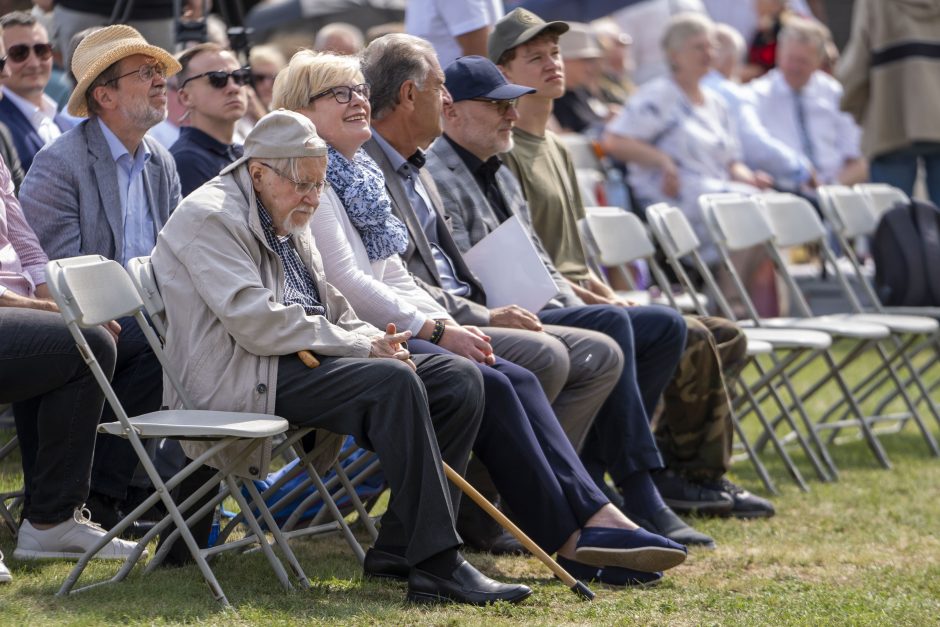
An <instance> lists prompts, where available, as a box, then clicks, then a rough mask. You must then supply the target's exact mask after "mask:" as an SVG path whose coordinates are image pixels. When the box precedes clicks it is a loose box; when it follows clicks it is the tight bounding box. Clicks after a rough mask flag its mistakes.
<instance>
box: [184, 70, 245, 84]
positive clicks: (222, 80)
mask: <svg viewBox="0 0 940 627" xmlns="http://www.w3.org/2000/svg"><path fill="white" fill-rule="evenodd" d="M203 76H205V77H206V78H207V79H209V85H211V86H212V87H215V88H216V89H225V87H226V85H228V79H229V77H231V78H232V81H233V82H234V83H235V84H236V85H238V86H239V87H244V86H245V85H251V84H252V83H251V78H252V77H251V70H249V69H248V68H245V67H243V68H240V69H238V70H234V71H232V72H223V71H221V70H216V71H214V72H203V73H202V74H196V75H195V76H190V77H189V78H187V79H186V80H185V81H183V82H182V84H180V86H179V88H180V89H182V88H183V87H185V86H186V83H188V82H189V81H194V80H196V79H197V78H202V77H203Z"/></svg>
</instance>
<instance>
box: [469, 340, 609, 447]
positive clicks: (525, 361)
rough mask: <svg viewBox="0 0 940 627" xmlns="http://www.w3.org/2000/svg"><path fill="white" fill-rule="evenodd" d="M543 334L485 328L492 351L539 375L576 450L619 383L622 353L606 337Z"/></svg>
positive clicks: (582, 442)
mask: <svg viewBox="0 0 940 627" xmlns="http://www.w3.org/2000/svg"><path fill="white" fill-rule="evenodd" d="M543 328H544V329H545V331H544V332H542V333H536V332H532V331H523V330H520V329H503V328H497V327H485V328H484V329H483V331H484V333H486V334H487V335H489V336H490V337H491V338H492V344H493V350H494V351H495V352H496V354H497V355H498V356H500V357H502V358H503V359H505V360H507V361H511V362H512V363H514V364H516V365H517V366H522V367H523V368H525V369H526V370H528V371H529V372H531V373H532V374H534V375H535V376H536V377H538V379H539V383H541V384H542V389H543V390H545V396H547V397H548V400H549V401H550V402H551V404H552V409H553V410H555V415H556V416H557V417H558V422H559V423H561V426H562V428H563V429H564V430H565V435H566V436H568V440H569V441H570V442H571V445H572V446H574V448H575V450H576V451H580V449H581V446H582V445H583V444H584V440H585V438H586V437H587V433H588V431H589V430H590V428H591V425H592V424H593V423H594V417H595V415H596V414H597V412H598V410H599V409H600V408H601V406H602V405H603V404H604V401H605V400H607V396H608V394H610V391H611V390H612V389H613V388H614V386H615V385H616V384H617V380H618V379H619V378H620V372H621V370H622V369H623V352H621V350H620V347H619V346H617V343H616V342H615V341H614V340H612V339H611V338H610V337H608V336H607V335H604V334H603V333H599V332H597V331H590V330H587V329H577V328H574V327H563V326H557V325H551V324H549V325H544V327H543Z"/></svg>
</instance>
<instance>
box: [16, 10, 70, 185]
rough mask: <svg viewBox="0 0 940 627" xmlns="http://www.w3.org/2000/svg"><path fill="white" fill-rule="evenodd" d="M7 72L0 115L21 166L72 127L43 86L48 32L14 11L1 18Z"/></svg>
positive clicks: (49, 50)
mask: <svg viewBox="0 0 940 627" xmlns="http://www.w3.org/2000/svg"><path fill="white" fill-rule="evenodd" d="M0 29H2V37H3V44H4V46H6V49H7V56H6V67H7V70H8V74H9V76H7V77H6V78H5V79H4V81H3V98H2V99H0V118H2V119H3V122H4V124H6V125H7V128H9V129H10V132H11V134H12V135H13V142H14V145H15V146H16V152H17V155H18V156H19V158H20V163H21V164H22V166H23V170H24V171H26V170H29V166H30V165H31V164H32V162H33V156H34V155H35V154H36V153H37V152H39V149H40V148H42V147H43V146H45V145H46V144H49V143H51V142H52V141H53V140H54V139H55V138H57V137H58V136H59V135H61V134H62V133H63V132H65V131H67V130H68V129H70V128H71V127H72V122H71V121H70V120H68V118H66V117H65V116H62V115H59V113H58V111H57V109H58V107H57V106H56V103H55V101H54V100H53V99H52V98H50V97H49V96H47V95H46V94H45V93H44V92H43V90H44V89H45V88H46V85H47V84H48V83H49V77H50V76H51V75H52V46H51V45H50V44H49V34H48V33H47V32H46V29H45V27H43V25H42V24H40V23H39V22H38V21H36V18H35V17H33V16H32V15H30V14H29V13H25V12H23V11H13V12H12V13H7V14H6V15H4V16H3V17H2V18H0Z"/></svg>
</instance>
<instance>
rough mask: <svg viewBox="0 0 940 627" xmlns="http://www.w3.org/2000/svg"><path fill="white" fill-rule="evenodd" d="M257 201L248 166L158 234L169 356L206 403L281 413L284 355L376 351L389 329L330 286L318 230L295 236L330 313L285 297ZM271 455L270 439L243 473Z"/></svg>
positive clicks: (195, 198) (171, 403) (170, 393)
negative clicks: (363, 317) (374, 342)
mask: <svg viewBox="0 0 940 627" xmlns="http://www.w3.org/2000/svg"><path fill="white" fill-rule="evenodd" d="M256 207H257V203H256V199H255V193H254V189H253V187H252V185H251V180H250V178H249V176H248V168H247V166H242V167H239V168H237V169H236V170H234V171H233V172H231V173H229V174H226V175H224V176H221V177H216V178H215V179H213V180H211V181H209V183H207V184H206V185H204V186H203V187H201V188H199V189H198V190H196V191H195V192H194V193H192V194H191V195H189V196H187V197H186V199H185V200H183V202H182V203H180V205H179V207H178V208H177V209H176V211H174V212H173V214H172V216H171V217H170V219H169V220H168V221H167V223H166V226H164V227H163V229H162V230H161V231H160V234H159V235H158V237H157V245H156V248H155V249H154V252H153V256H152V260H153V268H154V272H155V274H156V278H157V282H158V284H159V286H160V291H161V293H162V295H163V299H164V301H165V302H166V306H167V337H166V354H167V357H168V358H169V361H170V363H171V364H172V366H173V367H174V368H175V369H176V371H177V372H178V374H179V375H180V379H181V380H182V381H183V385H184V387H185V390H186V393H187V394H188V395H189V397H190V399H191V400H192V402H193V403H194V405H195V407H196V408H198V409H212V410H223V411H245V412H257V413H266V414H273V413H274V401H275V398H276V395H277V366H278V357H279V356H281V355H293V354H294V353H296V352H297V351H299V350H302V349H309V350H312V351H313V352H314V353H317V354H319V355H328V356H337V357H368V355H369V351H370V348H371V340H370V337H371V336H373V335H376V334H380V331H379V330H378V329H376V328H375V327H373V326H371V325H369V324H367V323H365V322H362V321H360V320H359V319H358V318H356V315H355V313H354V312H353V310H352V308H351V307H350V306H349V304H348V303H347V302H346V299H345V298H343V296H342V295H341V294H340V293H339V292H337V291H336V290H335V289H334V288H333V287H332V286H331V285H329V284H328V283H327V282H326V279H325V278H324V276H323V270H322V267H323V264H322V262H321V259H320V256H319V253H318V252H317V251H316V249H315V248H314V246H313V239H312V237H311V236H310V235H309V233H305V234H304V235H303V236H301V237H296V236H295V239H294V241H295V245H296V247H297V251H298V253H299V254H300V257H301V259H302V260H303V263H304V265H306V266H307V268H308V269H309V270H310V273H311V275H312V276H313V278H314V280H315V282H316V284H317V288H318V289H319V291H320V296H321V298H322V299H323V304H324V306H325V307H326V316H308V315H306V314H305V313H304V310H303V308H302V307H300V306H299V305H290V306H284V305H282V304H281V303H280V301H281V299H282V296H283V292H284V273H283V270H282V268H281V263H280V260H279V259H278V256H277V254H276V253H275V252H274V251H273V250H271V248H270V247H269V246H268V245H267V242H266V240H265V237H264V232H263V231H262V227H261V222H260V219H259V218H258V211H257V209H256ZM164 383H165V385H164V404H165V405H167V406H168V407H173V408H177V407H181V401H180V399H179V398H178V395H177V394H176V393H175V392H174V390H173V388H172V386H170V385H169V382H168V381H165V382H164ZM315 403H316V399H311V405H312V406H314V404H315ZM334 437H336V443H337V448H335V449H334V448H332V447H328V446H324V449H329V450H326V453H324V455H323V456H321V458H320V459H318V460H315V461H316V462H318V463H317V465H318V466H319V467H321V468H322V467H323V465H324V464H325V463H328V462H329V461H331V459H332V457H333V456H334V455H335V451H336V450H338V444H339V443H340V441H341V439H340V438H339V437H338V436H334ZM323 441H324V439H323V437H320V438H318V443H322V442H323ZM184 448H185V449H186V451H187V454H189V455H190V456H191V457H192V456H194V455H195V454H198V453H200V452H202V451H205V450H206V445H205V444H202V443H199V442H189V443H185V445H184ZM331 453H332V454H331ZM270 458H271V448H270V443H268V444H266V445H265V446H264V447H263V450H260V451H259V452H257V453H256V454H254V455H253V456H251V457H250V458H249V460H248V461H246V462H245V463H243V464H241V465H240V466H239V467H238V470H237V471H236V473H237V474H239V475H241V476H247V477H251V478H258V477H263V476H265V475H266V474H267V471H268V464H269V462H270ZM222 461H223V460H217V461H216V462H215V463H213V465H218V464H219V463H221V462H222Z"/></svg>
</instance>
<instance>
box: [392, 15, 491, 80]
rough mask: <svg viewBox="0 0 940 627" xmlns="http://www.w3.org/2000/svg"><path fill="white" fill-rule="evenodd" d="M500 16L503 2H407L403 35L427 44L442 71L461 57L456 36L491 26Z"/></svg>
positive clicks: (461, 52)
mask: <svg viewBox="0 0 940 627" xmlns="http://www.w3.org/2000/svg"><path fill="white" fill-rule="evenodd" d="M504 13H505V10H504V9H503V0H457V1H456V2H455V1H454V0H408V3H407V4H406V6H405V32H406V33H408V34H409V35H416V36H417V37H421V38H423V39H427V40H428V41H429V42H431V45H432V46H434V50H435V51H436V52H437V60H438V62H440V64H441V68H446V67H447V66H448V65H450V64H451V62H453V61H454V60H455V59H457V58H458V57H462V56H463V51H462V50H461V48H460V45H459V44H458V43H457V40H456V37H457V35H464V34H466V33H470V32H473V31H475V30H478V29H480V28H483V27H484V26H492V25H493V24H496V22H497V21H499V18H501V17H503V14H504Z"/></svg>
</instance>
